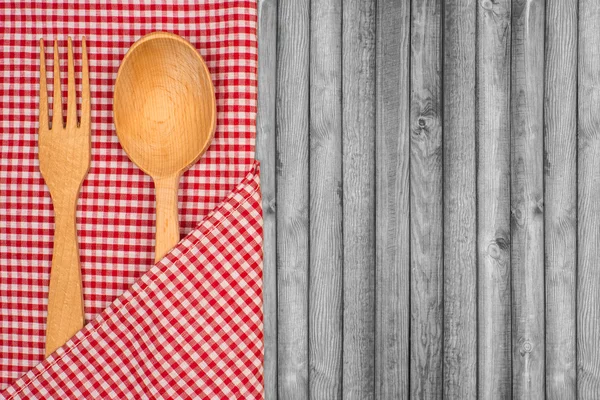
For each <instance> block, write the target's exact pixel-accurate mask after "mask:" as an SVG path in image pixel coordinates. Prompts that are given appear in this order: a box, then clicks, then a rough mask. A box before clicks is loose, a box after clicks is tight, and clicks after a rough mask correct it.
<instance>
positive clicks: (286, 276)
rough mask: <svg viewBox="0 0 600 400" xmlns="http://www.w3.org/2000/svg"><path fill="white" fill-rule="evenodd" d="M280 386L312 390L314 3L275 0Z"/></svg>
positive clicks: (283, 390) (297, 394)
mask: <svg viewBox="0 0 600 400" xmlns="http://www.w3.org/2000/svg"><path fill="white" fill-rule="evenodd" d="M277 11H278V13H277V14H278V15H277V67H276V68H277V91H276V93H277V94H276V99H277V102H276V133H275V143H276V146H277V147H276V155H275V168H276V182H277V183H276V193H277V194H276V201H277V216H276V220H277V245H276V246H277V391H278V395H279V397H281V398H283V399H290V400H293V399H305V398H307V396H308V265H309V247H308V242H309V220H308V218H309V193H308V190H309V184H308V181H309V179H308V171H309V165H308V161H309V140H308V134H309V56H310V52H309V43H310V18H309V16H310V3H309V1H308V0H286V1H280V2H279V3H278V5H277Z"/></svg>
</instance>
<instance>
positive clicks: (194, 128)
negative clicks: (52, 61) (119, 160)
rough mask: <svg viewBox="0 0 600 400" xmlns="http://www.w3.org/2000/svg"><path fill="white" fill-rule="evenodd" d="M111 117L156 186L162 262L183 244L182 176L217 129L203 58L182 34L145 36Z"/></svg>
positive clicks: (124, 71)
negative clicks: (179, 190)
mask: <svg viewBox="0 0 600 400" xmlns="http://www.w3.org/2000/svg"><path fill="white" fill-rule="evenodd" d="M113 113H114V122H115V126H116V130H117V136H118V137H119V141H120V143H121V146H122V147H123V149H124V150H125V152H126V153H127V155H128V156H129V158H130V159H131V161H132V162H134V163H135V164H136V165H137V166H138V167H139V168H140V169H141V170H142V171H144V172H145V173H146V174H148V175H150V176H151V177H152V179H153V180H154V183H155V188H156V213H157V215H156V254H155V258H156V260H157V261H158V260H159V259H160V258H161V257H162V256H163V255H164V254H166V253H167V252H168V251H169V250H170V249H171V248H172V247H173V246H174V245H176V244H177V242H178V241H179V223H178V216H177V188H178V185H179V178H180V177H181V174H182V173H183V172H185V171H186V170H187V169H188V168H189V167H190V166H192V165H193V164H194V163H195V162H196V161H197V160H198V159H199V158H200V157H201V156H202V154H204V152H205V151H206V150H207V148H208V146H209V145H210V142H211V141H212V138H213V135H214V131H215V126H216V101H215V93H214V87H213V84H212V81H211V79H210V73H209V71H208V68H207V67H206V64H205V63H204V60H203V59H202V57H201V56H200V54H199V53H198V52H197V51H196V49H195V48H194V47H193V46H192V45H191V44H190V43H189V42H187V41H186V40H185V39H183V38H181V37H180V36H177V35H174V34H171V33H166V32H155V33H151V34H148V35H146V36H144V37H143V38H141V39H140V40H138V41H137V42H136V43H134V44H133V46H131V48H130V49H129V51H128V52H127V54H126V55H125V58H124V59H123V61H122V63H121V66H120V67H119V72H118V74H117V80H116V83H115V90H114V101H113Z"/></svg>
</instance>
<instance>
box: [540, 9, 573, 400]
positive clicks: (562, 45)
mask: <svg viewBox="0 0 600 400" xmlns="http://www.w3.org/2000/svg"><path fill="white" fill-rule="evenodd" d="M544 82H545V86H544V91H545V95H544V127H545V135H544V151H545V154H544V192H545V199H544V210H545V220H544V228H545V264H546V280H545V281H546V398H547V399H557V400H559V399H574V398H576V395H577V381H576V375H577V369H576V368H577V362H576V360H577V349H576V329H575V327H576V317H577V311H576V299H577V292H576V286H575V282H576V265H577V1H575V0H547V1H546V64H545V78H544Z"/></svg>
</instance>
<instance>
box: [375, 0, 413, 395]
mask: <svg viewBox="0 0 600 400" xmlns="http://www.w3.org/2000/svg"><path fill="white" fill-rule="evenodd" d="M377 20H378V24H377V61H376V65H377V66H378V68H377V88H376V93H377V99H376V109H377V136H376V153H375V168H376V172H375V174H376V182H375V185H376V187H375V193H376V209H375V213H376V214H375V219H376V223H377V226H376V228H375V235H376V238H375V244H376V272H375V274H376V291H375V293H376V304H375V309H376V316H375V322H376V325H375V371H376V373H375V397H376V398H377V399H404V398H407V397H408V394H409V371H410V361H409V360H410V340H409V339H410V324H408V323H407V321H409V318H410V245H409V240H408V238H409V236H410V214H409V213H410V201H409V200H410V196H409V192H410V188H409V160H410V152H409V151H410V149H409V145H410V129H409V119H410V4H408V2H404V1H395V0H380V1H379V2H378V11H377Z"/></svg>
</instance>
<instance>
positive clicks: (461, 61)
mask: <svg viewBox="0 0 600 400" xmlns="http://www.w3.org/2000/svg"><path fill="white" fill-rule="evenodd" d="M475 6H476V2H475V0H448V1H446V2H445V4H444V45H443V57H444V68H443V71H444V77H443V98H444V112H443V135H444V140H443V144H444V153H443V162H444V171H443V174H444V189H443V190H444V196H443V197H444V214H443V215H444V240H443V243H444V367H443V372H444V377H443V379H444V399H460V400H466V399H476V398H477V193H476V191H477V174H476V152H475V151H476V147H475V139H476V132H475V46H476V41H475V23H476V12H477V10H476V8H475Z"/></svg>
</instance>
